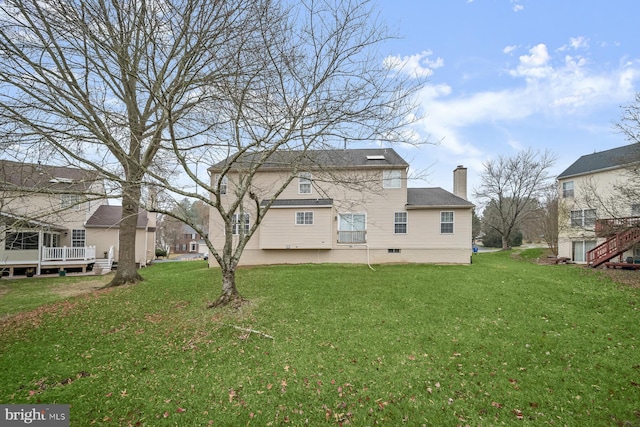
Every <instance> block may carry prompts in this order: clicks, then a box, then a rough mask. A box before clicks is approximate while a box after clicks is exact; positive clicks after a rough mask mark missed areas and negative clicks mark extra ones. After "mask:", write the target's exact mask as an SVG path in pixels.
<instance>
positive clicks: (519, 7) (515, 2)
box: [511, 0, 524, 12]
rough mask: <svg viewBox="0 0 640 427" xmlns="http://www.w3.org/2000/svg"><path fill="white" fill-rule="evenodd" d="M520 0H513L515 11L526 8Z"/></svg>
mask: <svg viewBox="0 0 640 427" xmlns="http://www.w3.org/2000/svg"><path fill="white" fill-rule="evenodd" d="M518 1H519V0H511V4H513V11H514V12H520V11H521V10H523V9H524V6H523V5H522V4H520V3H518Z"/></svg>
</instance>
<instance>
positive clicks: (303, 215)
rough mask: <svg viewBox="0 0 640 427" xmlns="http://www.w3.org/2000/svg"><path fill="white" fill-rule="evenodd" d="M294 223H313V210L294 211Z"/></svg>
mask: <svg viewBox="0 0 640 427" xmlns="http://www.w3.org/2000/svg"><path fill="white" fill-rule="evenodd" d="M296 225H313V212H296Z"/></svg>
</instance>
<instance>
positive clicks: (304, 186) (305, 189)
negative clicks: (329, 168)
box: [298, 172, 311, 194]
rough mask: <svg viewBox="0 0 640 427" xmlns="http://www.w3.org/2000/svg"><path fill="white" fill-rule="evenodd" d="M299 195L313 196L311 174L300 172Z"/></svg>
mask: <svg viewBox="0 0 640 427" xmlns="http://www.w3.org/2000/svg"><path fill="white" fill-rule="evenodd" d="M298 193H299V194H311V172H300V175H298Z"/></svg>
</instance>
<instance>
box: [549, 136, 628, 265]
mask: <svg viewBox="0 0 640 427" xmlns="http://www.w3.org/2000/svg"><path fill="white" fill-rule="evenodd" d="M638 161H640V146H639V145H638V144H632V145H626V146H623V147H619V148H614V149H611V150H606V151H601V152H598V153H593V154H588V155H585V156H582V157H580V158H579V159H578V160H576V161H575V162H574V163H573V164H572V165H571V166H569V167H568V168H567V169H566V170H565V171H564V172H562V173H561V174H560V175H558V197H559V201H560V203H559V206H560V209H559V212H560V214H559V219H558V224H559V230H560V232H559V238H558V256H559V257H565V258H569V259H571V260H573V261H575V262H577V263H586V264H588V265H590V266H593V267H597V266H599V265H602V264H603V263H605V262H607V261H610V260H612V259H614V258H616V257H617V261H622V260H627V259H628V258H629V257H634V256H640V245H638V243H640V229H639V228H637V225H638V224H640V200H638V201H636V202H634V201H633V200H630V199H629V198H626V197H622V195H621V192H620V189H621V188H623V187H624V186H625V185H628V182H629V179H630V175H629V167H630V166H631V165H633V164H635V163H637V162H638ZM632 259H633V258H632Z"/></svg>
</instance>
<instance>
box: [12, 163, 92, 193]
mask: <svg viewBox="0 0 640 427" xmlns="http://www.w3.org/2000/svg"><path fill="white" fill-rule="evenodd" d="M97 180H98V174H97V173H96V172H92V171H87V170H84V169H77V168H70V167H65V166H49V165H40V164H32V163H21V162H13V161H10V160H0V186H1V187H2V188H4V189H6V190H17V191H19V190H41V191H43V190H49V191H58V192H59V191H87V190H88V189H89V188H90V186H91V184H93V183H94V182H95V181H97Z"/></svg>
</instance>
